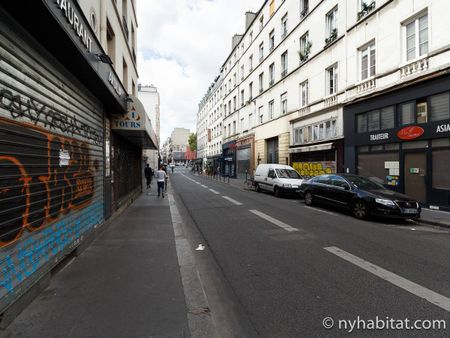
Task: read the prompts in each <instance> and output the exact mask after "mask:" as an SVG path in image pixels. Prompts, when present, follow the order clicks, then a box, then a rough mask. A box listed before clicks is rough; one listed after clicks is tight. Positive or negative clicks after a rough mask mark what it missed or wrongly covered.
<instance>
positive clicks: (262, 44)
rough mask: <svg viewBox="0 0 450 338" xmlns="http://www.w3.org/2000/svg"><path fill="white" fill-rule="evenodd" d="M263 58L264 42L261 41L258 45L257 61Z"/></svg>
mask: <svg viewBox="0 0 450 338" xmlns="http://www.w3.org/2000/svg"><path fill="white" fill-rule="evenodd" d="M263 59H264V42H261V44H260V45H259V62H262V60H263Z"/></svg>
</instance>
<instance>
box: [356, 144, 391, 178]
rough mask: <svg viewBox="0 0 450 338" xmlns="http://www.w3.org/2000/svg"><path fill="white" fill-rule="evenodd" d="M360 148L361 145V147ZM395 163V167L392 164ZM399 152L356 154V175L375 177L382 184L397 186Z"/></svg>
mask: <svg viewBox="0 0 450 338" xmlns="http://www.w3.org/2000/svg"><path fill="white" fill-rule="evenodd" d="M361 148H362V147H361ZM393 163H395V164H396V167H395V168H394V166H392V164H393ZM398 168H399V153H398V152H392V153H377V154H358V175H362V176H366V177H377V178H379V179H381V180H383V183H384V184H387V185H391V186H397V185H398V182H399V175H394V174H400V171H396V170H398Z"/></svg>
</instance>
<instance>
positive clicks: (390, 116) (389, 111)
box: [380, 106, 395, 130]
mask: <svg viewBox="0 0 450 338" xmlns="http://www.w3.org/2000/svg"><path fill="white" fill-rule="evenodd" d="M380 114H381V129H382V130H386V129H392V128H394V127H395V110H394V106H390V107H385V108H382V109H381V110H380Z"/></svg>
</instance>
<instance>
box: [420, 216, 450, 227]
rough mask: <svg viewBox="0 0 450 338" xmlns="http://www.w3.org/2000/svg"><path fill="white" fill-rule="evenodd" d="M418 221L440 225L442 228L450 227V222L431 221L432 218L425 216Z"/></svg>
mask: <svg viewBox="0 0 450 338" xmlns="http://www.w3.org/2000/svg"><path fill="white" fill-rule="evenodd" d="M417 222H420V223H425V224H428V225H434V226H438V227H441V228H447V229H450V223H444V222H437V221H430V220H427V219H423V218H420V219H418V220H417Z"/></svg>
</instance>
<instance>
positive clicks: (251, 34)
mask: <svg viewBox="0 0 450 338" xmlns="http://www.w3.org/2000/svg"><path fill="white" fill-rule="evenodd" d="M248 38H249V40H250V43H249V45H250V44H251V43H252V41H253V31H250V33H248Z"/></svg>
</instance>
